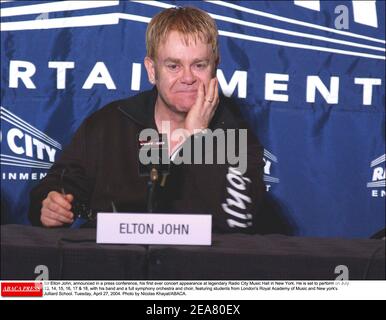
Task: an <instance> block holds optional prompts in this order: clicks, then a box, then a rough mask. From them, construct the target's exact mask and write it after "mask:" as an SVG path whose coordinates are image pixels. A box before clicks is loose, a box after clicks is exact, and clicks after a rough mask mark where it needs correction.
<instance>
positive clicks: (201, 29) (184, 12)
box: [146, 7, 219, 65]
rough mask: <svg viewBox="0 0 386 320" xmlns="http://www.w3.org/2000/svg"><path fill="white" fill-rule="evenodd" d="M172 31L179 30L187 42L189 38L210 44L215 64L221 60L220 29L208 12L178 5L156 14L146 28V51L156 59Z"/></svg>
mask: <svg viewBox="0 0 386 320" xmlns="http://www.w3.org/2000/svg"><path fill="white" fill-rule="evenodd" d="M171 31H177V32H179V33H180V34H181V35H182V36H183V39H184V42H185V43H186V44H188V43H189V39H192V38H193V40H194V41H197V40H200V41H202V42H204V43H207V44H210V45H211V47H212V50H213V54H214V58H215V64H216V65H217V64H218V62H219V50H218V31H217V26H216V23H215V22H214V20H213V19H212V18H211V17H210V16H209V14H207V13H206V12H204V11H202V10H200V9H197V8H193V7H176V8H169V9H166V10H164V11H161V12H160V13H158V14H157V15H155V16H154V17H153V18H152V19H151V21H150V23H149V25H148V27H147V30H146V53H147V56H148V57H150V58H151V59H153V60H155V59H156V55H157V49H158V47H159V45H160V43H162V42H163V41H165V40H166V38H167V36H168V35H169V33H170V32H171Z"/></svg>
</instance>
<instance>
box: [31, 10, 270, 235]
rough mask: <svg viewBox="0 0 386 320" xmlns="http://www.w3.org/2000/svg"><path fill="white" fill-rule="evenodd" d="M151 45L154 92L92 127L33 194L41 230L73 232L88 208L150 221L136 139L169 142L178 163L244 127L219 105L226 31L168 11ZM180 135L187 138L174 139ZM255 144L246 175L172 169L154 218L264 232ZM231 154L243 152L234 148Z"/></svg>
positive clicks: (225, 168)
mask: <svg viewBox="0 0 386 320" xmlns="http://www.w3.org/2000/svg"><path fill="white" fill-rule="evenodd" d="M146 46H147V56H146V58H145V60H144V63H145V67H146V70H147V73H148V77H149V81H150V82H151V83H152V84H154V85H155V87H154V88H153V90H151V91H146V92H143V93H140V94H138V95H136V96H134V97H131V98H128V99H126V100H121V101H115V102H112V103H110V104H109V105H107V106H105V107H104V108H102V109H101V110H99V111H97V112H95V113H94V114H93V115H91V116H90V117H89V118H88V119H86V120H85V122H84V123H83V124H82V125H81V127H80V128H79V129H78V131H77V132H76V134H75V135H74V137H73V140H72V142H71V144H70V145H69V146H68V147H67V148H66V149H65V150H64V152H63V153H62V155H61V157H60V159H59V160H58V161H57V162H56V163H55V164H54V165H53V166H52V168H51V169H50V171H49V173H48V175H47V176H46V178H45V179H44V180H42V182H41V183H40V184H39V185H38V186H37V187H36V188H34V190H32V192H31V207H30V219H31V222H32V223H33V224H35V225H43V226H46V227H60V226H68V225H71V224H72V223H73V222H74V218H75V217H74V211H77V210H78V209H79V206H80V205H83V206H86V207H89V208H91V209H92V210H93V211H95V212H98V211H100V212H106V211H114V210H117V211H120V212H146V203H147V199H146V197H147V183H148V180H149V178H148V177H143V176H141V175H139V173H138V170H139V169H138V167H139V164H138V135H139V134H140V133H141V132H142V130H144V129H147V128H150V129H154V130H157V132H159V133H164V134H168V136H167V139H168V147H169V150H168V151H169V152H168V153H169V156H171V157H172V158H173V157H174V156H176V155H178V153H179V152H181V149H183V146H186V145H187V144H188V142H191V141H192V140H194V139H196V138H197V137H205V135H206V134H207V132H208V130H215V129H223V130H227V129H232V128H233V129H240V128H245V125H244V124H243V122H242V120H241V117H240V116H239V115H238V112H237V110H238V109H237V107H236V106H234V105H233V104H232V103H231V101H230V100H229V99H226V98H225V97H221V98H219V94H218V82H217V79H216V77H215V75H216V68H217V65H218V63H219V52H218V32H217V27H216V24H215V22H214V21H213V19H212V18H211V17H210V16H209V15H208V14H206V13H205V12H203V11H201V10H199V9H196V8H171V9H167V10H164V11H163V12H161V13H159V14H158V15H156V16H155V17H154V18H153V19H152V20H151V22H150V24H149V26H148V28H147V32H146ZM165 123H166V124H167V126H165ZM165 128H168V130H166V129H165ZM178 130H180V131H182V132H183V133H184V134H183V135H181V134H180V135H178V138H173V137H174V135H173V132H176V131H178ZM170 133H172V134H170ZM227 141H228V140H227ZM245 143H246V141H245ZM247 143H248V145H247V151H245V155H244V154H243V156H246V157H247V168H246V170H244V171H246V172H241V171H240V170H237V169H235V168H233V167H232V166H231V165H230V164H229V162H225V163H214V164H186V163H182V164H179V165H177V164H175V163H173V161H172V162H171V165H170V172H169V175H168V177H167V179H166V182H165V181H164V184H163V186H162V187H159V190H158V196H157V197H158V204H157V208H156V211H157V212H164V213H181V212H184V213H210V214H212V216H213V230H214V231H215V232H232V231H233V232H243V231H247V232H253V231H256V230H257V229H258V228H259V219H260V218H261V216H262V215H261V209H260V206H261V202H262V197H263V192H264V185H263V182H262V167H263V162H262V153H261V148H260V146H259V144H258V142H257V141H256V139H255V138H254V137H253V135H252V134H248V139H247ZM220 147H221V146H220ZM230 147H233V148H235V149H237V150H238V151H239V152H244V149H243V148H242V146H241V145H236V143H233V145H231V144H230ZM216 150H217V149H216ZM237 150H236V151H237ZM185 151H186V148H185ZM193 152H195V153H196V154H197V153H199V152H201V150H194V151H193ZM207 152H208V151H207ZM210 152H213V153H214V158H215V159H217V160H218V158H220V157H219V156H218V155H216V152H215V151H213V150H210ZM217 162H221V161H217ZM75 209H76V210H75Z"/></svg>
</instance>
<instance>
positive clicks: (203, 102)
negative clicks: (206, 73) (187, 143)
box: [184, 78, 219, 134]
mask: <svg viewBox="0 0 386 320" xmlns="http://www.w3.org/2000/svg"><path fill="white" fill-rule="evenodd" d="M218 103H219V97H218V81H217V78H213V79H211V80H210V82H209V88H205V86H204V84H203V83H200V85H199V87H198V93H197V99H196V102H195V103H194V105H193V106H192V108H191V109H190V111H189V112H188V114H187V116H186V119H185V125H184V129H186V130H188V131H189V133H190V134H194V131H197V130H203V129H206V128H208V126H209V123H210V121H211V120H212V118H213V115H214V113H215V111H216V108H217V106H218Z"/></svg>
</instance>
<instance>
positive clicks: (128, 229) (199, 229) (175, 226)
mask: <svg viewBox="0 0 386 320" xmlns="http://www.w3.org/2000/svg"><path fill="white" fill-rule="evenodd" d="M97 243H116V244H126V243H130V244H177V245H203V246H209V245H211V244H212V216H211V215H209V214H153V213H103V212H100V213H98V216H97Z"/></svg>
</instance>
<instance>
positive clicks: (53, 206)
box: [45, 201, 74, 219]
mask: <svg viewBox="0 0 386 320" xmlns="http://www.w3.org/2000/svg"><path fill="white" fill-rule="evenodd" d="M45 208H47V209H48V210H50V211H52V212H55V213H56V214H58V215H61V216H63V217H65V218H66V219H72V218H73V216H74V215H73V213H72V212H71V211H69V210H67V209H65V208H63V207H62V206H61V205H59V204H57V203H56V202H52V201H51V202H48V203H47V205H46V206H45Z"/></svg>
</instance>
